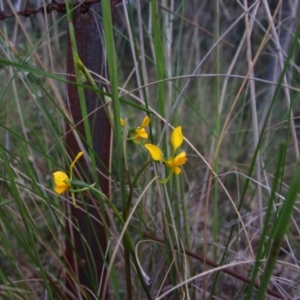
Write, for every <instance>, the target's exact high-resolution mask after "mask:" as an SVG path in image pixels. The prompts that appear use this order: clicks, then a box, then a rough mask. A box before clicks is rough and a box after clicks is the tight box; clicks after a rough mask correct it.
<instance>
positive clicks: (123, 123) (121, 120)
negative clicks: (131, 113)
mask: <svg viewBox="0 0 300 300" xmlns="http://www.w3.org/2000/svg"><path fill="white" fill-rule="evenodd" d="M120 124H121V126H125V124H126V122H125V120H124V119H123V118H120Z"/></svg>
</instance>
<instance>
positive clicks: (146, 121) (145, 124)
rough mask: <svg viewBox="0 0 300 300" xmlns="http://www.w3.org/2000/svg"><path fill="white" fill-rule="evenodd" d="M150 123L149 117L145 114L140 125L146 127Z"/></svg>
mask: <svg viewBox="0 0 300 300" xmlns="http://www.w3.org/2000/svg"><path fill="white" fill-rule="evenodd" d="M149 123H150V118H149V117H148V116H146V117H145V118H144V120H143V122H142V125H141V127H147V126H148V125H149Z"/></svg>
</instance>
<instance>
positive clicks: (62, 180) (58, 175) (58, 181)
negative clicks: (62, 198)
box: [52, 151, 84, 195]
mask: <svg viewBox="0 0 300 300" xmlns="http://www.w3.org/2000/svg"><path fill="white" fill-rule="evenodd" d="M83 153H84V152H83V151H81V152H79V153H78V154H77V155H76V157H75V159H74V160H73V162H72V163H71V165H70V178H69V176H68V175H67V174H66V173H65V172H62V171H56V172H54V173H53V174H52V175H53V179H54V183H55V187H54V191H55V192H56V193H57V194H59V195H60V194H62V193H65V192H66V191H67V190H68V189H69V188H70V186H71V180H72V176H73V168H74V165H75V163H76V162H77V160H78V159H79V158H80V157H81V156H82V155H83Z"/></svg>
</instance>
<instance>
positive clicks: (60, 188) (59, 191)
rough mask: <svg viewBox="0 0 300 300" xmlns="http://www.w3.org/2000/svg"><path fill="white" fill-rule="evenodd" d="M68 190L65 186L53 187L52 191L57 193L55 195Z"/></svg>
mask: <svg viewBox="0 0 300 300" xmlns="http://www.w3.org/2000/svg"><path fill="white" fill-rule="evenodd" d="M67 190H68V187H65V186H55V187H54V191H55V192H56V193H57V194H59V195H60V194H63V193H64V192H66V191H67Z"/></svg>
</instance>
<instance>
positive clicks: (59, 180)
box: [52, 171, 69, 186]
mask: <svg viewBox="0 0 300 300" xmlns="http://www.w3.org/2000/svg"><path fill="white" fill-rule="evenodd" d="M52 175H53V178H54V182H55V184H56V185H57V186H64V185H66V182H65V181H66V180H68V179H69V177H68V175H67V174H66V173H65V172H62V171H56V172H54V173H53V174H52Z"/></svg>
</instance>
